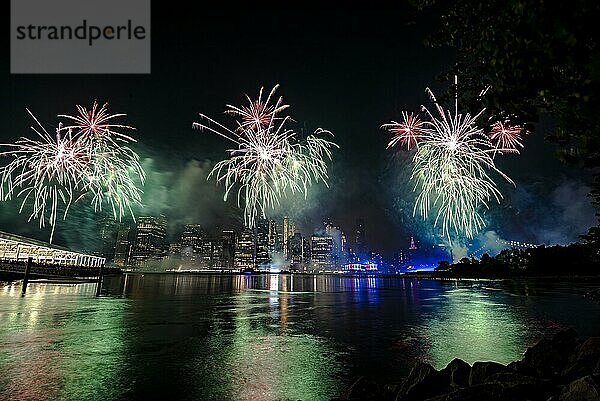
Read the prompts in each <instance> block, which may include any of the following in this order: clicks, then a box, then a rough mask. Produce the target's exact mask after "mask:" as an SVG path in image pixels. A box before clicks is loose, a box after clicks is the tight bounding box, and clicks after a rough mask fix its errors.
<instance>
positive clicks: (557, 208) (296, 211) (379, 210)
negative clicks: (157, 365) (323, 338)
mask: <svg viewBox="0 0 600 401" xmlns="http://www.w3.org/2000/svg"><path fill="white" fill-rule="evenodd" d="M194 7H196V6H194ZM155 10H156V12H157V13H159V14H161V15H170V13H172V12H173V10H170V9H169V8H168V7H164V6H163V5H160V4H157V5H155ZM197 11H198V13H194V12H190V15H189V16H183V17H182V16H179V15H178V16H177V18H165V19H161V20H160V21H157V23H156V24H155V25H154V26H153V32H154V36H155V39H156V40H155V41H154V42H153V44H154V50H153V56H155V64H154V66H153V74H152V76H153V77H154V78H153V79H150V78H148V77H137V78H128V77H126V76H101V75H98V76H91V77H88V78H86V79H85V80H81V79H80V78H79V77H77V76H49V77H44V78H41V77H36V76H25V75H23V76H19V75H10V74H3V75H2V78H1V79H2V82H3V84H4V85H5V87H6V88H8V90H9V91H10V92H11V93H12V95H11V101H10V102H7V100H6V99H5V100H4V102H5V103H4V104H2V106H3V107H0V116H1V117H2V118H3V119H4V120H5V121H7V124H6V125H5V129H4V130H3V131H2V133H0V139H1V141H2V142H11V141H13V140H14V139H15V138H17V137H19V136H21V135H25V134H26V132H27V130H28V127H29V126H30V125H31V122H30V120H29V118H28V115H27V113H26V112H25V107H29V108H30V109H31V110H35V112H36V116H37V117H38V118H39V119H40V121H41V122H42V123H44V124H46V123H49V122H51V121H53V120H54V118H55V116H56V115H57V114H60V113H64V112H65V110H71V109H72V108H73V105H74V104H86V105H89V104H91V103H93V102H94V101H98V102H99V103H103V102H104V101H108V102H109V106H110V108H111V110H115V111H118V112H124V113H127V121H128V123H130V124H131V125H133V126H135V127H136V128H137V129H136V131H135V137H136V139H137V140H138V143H136V144H135V150H136V151H137V152H138V153H139V154H140V157H141V160H140V162H141V164H142V166H143V167H144V170H145V171H146V172H147V179H146V183H145V185H144V187H143V190H144V195H143V199H142V203H143V204H144V207H143V208H136V209H135V211H134V212H135V214H136V215H138V216H142V215H158V214H161V213H163V214H165V215H166V216H167V217H168V218H169V221H171V222H173V223H176V224H186V223H189V222H194V221H200V222H203V224H205V225H207V226H217V225H223V226H228V227H236V228H239V227H241V226H242V225H243V224H242V221H243V220H242V213H241V210H240V209H241V208H239V207H238V206H237V205H236V202H235V200H233V201H232V200H230V201H229V202H223V194H224V187H223V186H219V185H216V183H215V182H214V180H207V176H208V173H209V172H210V171H211V169H212V167H213V166H214V164H215V163H216V162H217V161H218V160H221V159H222V158H223V157H224V155H226V149H227V145H226V144H224V143H223V142H222V141H221V140H220V139H218V138H213V137H211V136H210V135H202V134H200V133H199V132H197V131H194V130H192V127H191V124H192V122H194V121H196V120H197V115H198V113H199V112H205V113H207V114H210V115H218V114H219V113H221V112H222V111H223V110H224V105H225V104H231V103H233V104H239V103H241V102H243V100H244V98H243V94H244V93H247V94H249V95H251V96H254V94H255V93H256V91H257V90H258V89H259V88H260V87H263V86H264V87H265V88H271V87H273V86H274V85H275V84H277V83H279V84H281V86H280V89H279V92H278V93H280V94H281V95H283V96H284V98H285V99H286V101H287V102H288V103H289V104H290V105H291V107H290V111H291V113H292V115H293V116H294V119H295V120H296V123H295V128H296V130H297V131H298V132H299V133H306V132H313V130H314V129H315V128H316V127H318V126H323V127H326V128H328V129H330V130H331V131H332V132H333V133H334V134H335V135H336V136H335V138H336V141H337V142H338V143H339V145H340V149H337V150H335V152H334V155H333V156H334V157H333V160H332V162H331V165H330V169H329V170H330V171H329V177H330V182H329V187H326V186H325V185H323V184H318V185H313V186H312V187H311V188H310V189H309V192H308V196H307V199H304V197H303V196H293V195H288V196H287V197H285V198H283V199H282V202H281V204H280V205H279V206H277V207H276V208H275V209H274V210H269V211H268V216H267V217H272V218H275V217H277V218H279V217H280V216H283V215H284V214H290V215H292V217H294V219H295V220H296V221H297V222H298V224H299V225H300V226H301V227H302V230H303V231H304V232H307V233H308V232H310V231H312V230H314V229H315V228H318V227H320V226H321V223H322V220H323V219H324V218H327V217H328V216H335V217H336V219H337V221H336V224H338V225H340V226H342V227H351V226H352V225H353V224H354V222H355V221H356V220H357V219H359V218H364V219H365V220H367V221H369V222H371V224H372V225H373V226H376V227H378V230H376V231H375V232H371V233H370V235H372V236H373V238H372V239H371V241H372V243H373V244H376V245H375V246H376V247H377V248H378V249H380V250H381V251H382V252H384V253H386V254H388V255H392V254H393V253H394V252H395V249H396V248H398V244H400V243H403V242H405V241H406V238H409V237H410V236H417V237H419V238H421V240H422V241H429V242H430V243H431V245H435V244H437V243H438V242H439V239H440V237H441V235H439V233H438V232H437V230H434V229H432V225H431V222H430V221H427V220H424V219H422V218H421V217H420V216H418V215H417V216H413V204H414V197H415V193H414V192H413V189H414V187H413V185H411V184H410V183H409V180H408V178H409V177H408V173H406V172H404V171H406V166H407V159H406V157H405V156H403V155H401V154H392V153H389V152H386V150H385V148H386V143H387V142H388V141H389V139H390V136H389V134H387V133H386V132H385V131H384V130H381V129H380V128H379V127H380V126H381V125H382V124H384V123H385V122H386V121H389V120H391V119H398V118H399V116H400V112H401V110H413V109H416V108H418V106H419V105H420V104H423V103H425V102H426V101H427V95H426V94H425V92H424V88H425V87H428V86H430V87H432V88H433V89H436V93H439V92H438V91H437V89H439V90H440V91H442V92H443V90H444V89H447V88H448V87H449V86H451V82H449V81H447V80H446V81H443V82H437V81H436V76H439V74H440V73H441V72H443V71H445V70H447V69H448V68H449V67H450V66H451V65H453V62H454V56H453V54H452V53H451V52H449V51H448V50H444V49H432V48H429V47H427V46H425V45H423V44H422V42H423V40H424V39H425V38H426V37H427V34H428V30H427V29H425V27H426V26H427V24H421V22H423V21H426V20H427V18H429V17H430V16H429V15H419V13H417V12H416V10H414V9H412V8H411V7H410V6H408V5H403V4H398V5H395V6H390V8H389V9H388V10H387V11H386V12H383V13H382V14H380V13H381V10H378V11H377V13H376V14H377V15H378V19H377V21H378V23H377V24H373V25H372V26H371V29H368V30H366V31H363V30H357V29H350V30H349V31H348V32H346V35H344V36H343V37H339V35H337V34H336V32H337V31H336V30H335V29H333V30H330V29H325V27H322V26H317V27H316V28H315V30H314V31H308V32H305V31H302V35H298V29H299V28H298V27H300V26H302V23H303V21H305V20H318V19H319V16H326V15H329V12H330V11H332V10H331V9H330V8H329V7H328V6H325V7H324V8H323V9H319V10H312V11H310V12H308V11H302V10H300V11H298V14H292V15H286V18H287V19H289V18H291V19H292V21H295V22H294V23H291V24H288V23H287V22H286V23H282V22H280V21H281V20H282V19H281V18H279V17H280V15H279V14H278V11H277V10H268V12H267V14H264V15H263V12H264V11H265V10H263V11H262V12H259V11H258V10H253V9H249V10H247V11H248V13H249V15H255V16H260V18H258V19H259V20H262V18H268V16H271V17H272V18H268V19H269V20H271V21H279V22H276V23H275V26H272V27H270V28H269V29H276V30H277V31H278V32H281V35H277V36H275V37H274V38H273V40H274V42H273V48H269V49H265V48H261V47H260V46H259V45H258V44H252V43H246V44H245V46H242V48H240V49H239V51H240V52H242V54H244V55H247V56H250V55H255V54H260V55H261V56H260V57H256V56H253V57H251V58H250V59H251V60H252V62H251V63H250V65H249V66H246V68H244V69H242V68H241V67H239V66H238V63H237V59H238V58H237V56H234V55H233V54H228V53H222V52H220V51H218V49H219V48H220V47H222V46H221V45H223V44H225V43H230V41H231V40H232V39H235V38H237V37H238V35H239V34H240V33H243V32H246V31H249V30H250V29H248V28H255V27H254V26H253V24H251V23H250V22H249V21H250V20H252V19H251V18H248V19H240V20H239V21H237V22H236V24H233V26H231V27H228V28H226V29H225V28H224V27H222V26H219V25H218V24H215V22H214V20H218V18H211V17H210V16H211V15H212V16H215V15H220V13H221V12H222V11H223V10H221V9H220V6H217V5H214V8H208V9H205V8H202V10H199V9H198V10H197ZM371 12H373V13H375V11H368V12H367V14H369V13H371ZM197 14H201V15H202V20H203V21H204V23H206V24H207V26H209V27H211V31H214V32H215V35H216V36H215V37H214V38H213V39H211V40H210V41H208V40H206V41H205V40H204V39H201V38H200V39H198V38H197V37H196V35H195V34H194V33H195V32H196V28H195V26H196V24H197V22H198V21H197ZM192 15H194V17H193V18H192ZM382 15H384V16H382ZM364 17H365V15H364V13H363V11H359V10H355V9H349V10H347V12H346V13H344V14H343V15H342V16H341V18H342V20H341V21H340V23H341V24H344V25H345V26H357V27H358V26H360V23H359V22H360V21H361V20H362V19H363V18H364ZM382 18H383V20H381V19H382ZM175 21H177V22H175ZM415 23H416V24H415ZM173 27H177V30H179V32H180V33H179V34H178V35H179V36H174V35H175V34H174V33H173V32H174V31H175V30H174V29H172V28H173ZM261 29H262V28H261ZM265 29H266V28H265ZM290 36H291V37H295V39H294V41H292V42H289V43H288V42H287V41H286V39H285V37H290ZM191 38H195V39H191ZM173 41H177V43H179V46H180V47H181V49H180V50H181V51H179V52H178V53H177V56H176V57H177V60H178V61H180V62H179V63H176V65H174V64H173V63H172V62H171V60H172V58H171V54H170V53H169V50H168V49H169V46H167V44H168V43H172V42H173ZM334 41H337V42H336V43H337V45H336V47H335V49H334V50H333V52H334V55H335V57H330V58H327V56H328V55H329V53H330V52H331V51H332V50H331V49H330V46H329V45H327V43H332V42H334ZM197 49H201V51H196V50H197ZM274 49H281V51H279V50H278V51H270V50H274ZM306 49H311V51H310V52H306V51H305V50H306ZM299 58H301V59H303V62H302V65H305V66H306V68H304V67H303V68H301V67H300V66H299V64H298V62H297V60H298V59H299ZM206 59H210V60H212V61H213V62H212V63H205V62H204V61H205V60H206ZM325 59H328V60H329V61H327V62H325V61H324V60H325ZM166 60H169V61H168V62H167V61H166ZM350 65H352V66H353V68H350V67H349V66H350ZM3 68H7V67H6V64H5V66H4V67H3ZM173 69H175V71H176V73H175V74H174V73H173V72H174V71H173ZM313 71H317V73H313ZM206 77H211V79H204V78H206ZM459 82H460V77H459ZM17 88H19V90H17ZM491 90H493V88H492V89H491ZM47 93H60V96H59V98H55V97H53V96H46V95H45V94H47ZM167 105H177V107H167ZM167 109H168V111H167ZM551 127H552V122H551V121H547V120H546V119H542V120H541V121H539V122H538V123H537V125H536V132H535V134H533V135H529V136H527V137H526V138H525V149H524V150H523V154H522V157H520V158H518V159H517V158H512V157H510V156H509V157H507V158H506V160H502V161H501V164H502V166H501V168H502V171H506V172H507V174H508V175H509V176H510V177H511V178H512V179H513V180H514V181H515V183H516V187H512V186H510V185H506V186H505V187H504V188H503V192H504V199H503V200H502V201H501V203H500V204H499V205H492V206H491V207H490V209H489V210H487V211H486V212H485V219H486V222H487V227H486V228H485V229H484V230H482V231H481V233H480V238H477V240H478V241H480V242H483V241H486V239H487V237H489V236H492V235H496V236H497V237H498V238H499V240H503V241H511V240H517V241H521V242H528V243H535V244H542V243H543V244H547V245H552V244H556V243H558V244H567V243H569V242H573V241H576V240H578V238H579V235H581V234H584V233H585V230H586V229H587V227H589V226H591V225H592V224H593V222H594V208H593V207H592V206H591V205H590V204H589V200H588V199H587V198H586V197H585V195H586V194H587V193H588V192H589V190H590V188H591V187H590V182H591V179H590V174H591V173H590V172H587V171H584V172H583V173H582V171H581V169H579V168H577V167H571V166H568V165H565V164H561V162H560V161H559V160H558V159H557V158H556V157H555V156H554V146H553V145H551V144H549V143H546V142H545V141H544V136H545V134H546V132H548V131H549V130H550V129H551ZM502 185H505V184H502ZM572 199H577V201H576V202H572V201H571V200H572ZM17 211H18V203H17V202H3V208H2V211H1V212H0V227H5V228H6V227H10V228H11V229H12V230H14V231H15V233H17V234H23V235H26V236H31V237H34V238H38V239H42V240H43V239H46V238H47V236H48V231H47V230H39V228H38V227H36V225H35V224H33V223H31V224H27V222H26V220H27V219H26V218H25V216H23V215H19V214H18V213H17ZM70 213H71V218H69V219H67V221H64V222H60V224H62V227H61V226H59V228H58V230H57V233H56V241H57V243H59V244H62V245H65V246H69V247H73V248H75V249H91V248H92V245H93V244H95V243H96V242H97V241H98V240H99V239H98V226H97V223H96V221H95V218H94V217H91V214H92V213H91V211H90V208H89V207H88V206H86V205H82V204H79V205H76V207H74V208H73V209H72V210H71V211H70ZM173 227H174V226H173ZM74 228H77V229H78V230H79V233H78V234H77V235H74V234H73V231H74ZM169 230H172V228H169Z"/></svg>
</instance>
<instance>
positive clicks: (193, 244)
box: [179, 224, 204, 261]
mask: <svg viewBox="0 0 600 401" xmlns="http://www.w3.org/2000/svg"><path fill="white" fill-rule="evenodd" d="M203 237H204V232H203V231H202V227H201V226H200V224H186V225H185V227H184V229H183V233H182V234H181V239H180V240H179V242H180V244H181V258H182V259H183V260H189V261H194V260H198V259H199V257H200V254H201V252H202V239H203Z"/></svg>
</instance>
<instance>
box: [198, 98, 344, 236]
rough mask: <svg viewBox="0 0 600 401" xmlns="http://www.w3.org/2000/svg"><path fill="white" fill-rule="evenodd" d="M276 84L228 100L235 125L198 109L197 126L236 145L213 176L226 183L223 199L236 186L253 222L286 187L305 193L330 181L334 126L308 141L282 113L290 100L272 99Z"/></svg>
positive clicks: (247, 218)
mask: <svg viewBox="0 0 600 401" xmlns="http://www.w3.org/2000/svg"><path fill="white" fill-rule="evenodd" d="M277 87H278V86H275V87H274V88H273V89H272V90H271V92H270V93H269V96H267V98H266V100H264V101H263V100H262V93H263V90H262V89H261V90H260V92H259V96H258V99H257V100H252V99H250V98H249V97H248V102H249V106H242V107H236V106H231V105H229V106H227V107H228V110H227V111H226V112H225V113H226V114H230V115H233V116H234V117H237V119H236V124H237V126H236V128H235V129H229V128H227V127H225V126H224V125H222V124H220V123H218V122H217V121H216V120H213V119H211V118H210V117H207V116H206V115H204V114H200V119H201V120H202V122H195V123H193V127H194V128H197V129H199V130H202V131H208V132H212V133H214V134H217V135H219V136H221V137H223V138H225V139H227V140H228V141H230V142H232V143H234V144H235V145H236V147H235V148H232V149H229V150H228V153H229V158H228V159H225V160H222V161H220V162H218V163H217V164H215V166H214V168H213V169H212V171H211V173H210V174H209V178H210V177H212V176H214V177H215V178H216V180H217V182H222V183H224V184H225V195H224V200H227V199H228V197H229V196H230V194H231V192H232V191H235V190H236V189H237V202H238V205H240V206H241V204H242V203H244V221H245V223H246V225H247V226H248V227H254V226H255V223H256V218H257V217H258V216H260V217H265V215H266V212H267V210H268V209H269V208H273V207H275V206H276V205H278V204H279V202H280V200H281V198H282V196H284V195H285V194H286V191H289V192H291V193H302V194H303V195H304V196H305V197H306V196H307V193H308V188H309V187H310V186H311V185H312V184H313V183H315V182H319V181H321V182H324V183H325V185H327V179H328V175H327V160H331V157H332V153H331V149H332V148H333V147H337V145H336V144H335V143H334V142H332V141H330V140H327V139H325V138H323V136H333V134H331V132H329V131H326V130H323V129H320V128H319V129H317V130H316V131H315V132H314V133H313V134H311V135H309V136H308V137H307V138H306V140H305V141H300V140H299V139H298V138H297V135H296V133H295V132H294V131H293V130H292V129H290V128H288V125H289V123H290V121H291V118H290V117H289V116H279V114H280V113H281V112H282V111H283V110H285V109H286V108H287V107H288V106H287V105H284V104H283V100H282V98H281V97H279V98H278V100H277V101H276V102H275V103H274V104H271V103H270V102H271V99H272V98H273V96H274V93H275V91H276V89H277Z"/></svg>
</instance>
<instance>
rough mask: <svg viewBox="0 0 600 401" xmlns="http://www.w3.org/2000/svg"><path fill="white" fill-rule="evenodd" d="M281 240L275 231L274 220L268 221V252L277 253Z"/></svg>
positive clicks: (275, 224)
mask: <svg viewBox="0 0 600 401" xmlns="http://www.w3.org/2000/svg"><path fill="white" fill-rule="evenodd" d="M280 241H281V239H280V238H279V232H278V231H277V223H276V222H275V220H269V252H270V253H273V252H279V248H281V245H280Z"/></svg>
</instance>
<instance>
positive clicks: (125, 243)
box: [113, 224, 131, 266]
mask: <svg viewBox="0 0 600 401" xmlns="http://www.w3.org/2000/svg"><path fill="white" fill-rule="evenodd" d="M130 236H131V227H129V225H127V224H121V225H120V226H119V229H118V230H117V240H116V242H115V255H114V259H113V260H114V264H115V265H118V266H127V265H128V264H129V260H130V257H131V237H130Z"/></svg>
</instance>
